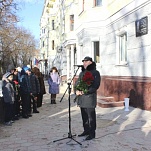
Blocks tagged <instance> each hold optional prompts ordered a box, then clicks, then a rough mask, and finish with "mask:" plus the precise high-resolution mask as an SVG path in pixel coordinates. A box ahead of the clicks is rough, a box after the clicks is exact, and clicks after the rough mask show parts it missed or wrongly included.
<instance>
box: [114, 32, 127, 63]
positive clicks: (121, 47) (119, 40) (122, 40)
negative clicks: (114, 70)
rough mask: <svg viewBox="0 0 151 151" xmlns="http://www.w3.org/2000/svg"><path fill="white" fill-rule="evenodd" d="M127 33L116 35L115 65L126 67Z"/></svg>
mask: <svg viewBox="0 0 151 151" xmlns="http://www.w3.org/2000/svg"><path fill="white" fill-rule="evenodd" d="M127 63H128V62H127V32H126V31H125V30H124V31H120V32H117V33H116V65H127Z"/></svg>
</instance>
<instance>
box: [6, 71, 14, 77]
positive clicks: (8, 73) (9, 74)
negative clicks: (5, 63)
mask: <svg viewBox="0 0 151 151" xmlns="http://www.w3.org/2000/svg"><path fill="white" fill-rule="evenodd" d="M11 75H13V74H12V73H10V72H7V73H5V77H6V78H8V77H9V76H11Z"/></svg>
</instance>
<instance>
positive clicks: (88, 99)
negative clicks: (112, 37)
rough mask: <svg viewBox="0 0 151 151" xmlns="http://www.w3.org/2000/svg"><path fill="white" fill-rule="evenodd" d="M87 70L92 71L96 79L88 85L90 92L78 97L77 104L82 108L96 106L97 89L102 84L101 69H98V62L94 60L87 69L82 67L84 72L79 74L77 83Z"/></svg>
mask: <svg viewBox="0 0 151 151" xmlns="http://www.w3.org/2000/svg"><path fill="white" fill-rule="evenodd" d="M86 71H90V72H91V73H92V75H93V77H94V80H93V82H92V84H91V85H90V86H89V87H88V92H87V93H86V94H83V95H80V96H78V97H77V104H78V105H79V106H80V107H81V108H95V107H96V104H97V89H98V88H99V86H100V81H101V77H100V73H99V71H97V70H96V63H95V62H92V64H90V65H88V66H87V68H86V69H84V68H82V72H81V73H80V74H79V78H78V80H77V81H76V84H77V83H78V82H79V81H80V79H82V77H83V75H84V74H85V72H86ZM76 84H75V86H76Z"/></svg>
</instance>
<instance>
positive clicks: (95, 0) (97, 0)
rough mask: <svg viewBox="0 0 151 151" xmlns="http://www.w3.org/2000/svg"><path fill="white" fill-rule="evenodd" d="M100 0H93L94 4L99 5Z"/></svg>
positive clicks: (100, 3)
mask: <svg viewBox="0 0 151 151" xmlns="http://www.w3.org/2000/svg"><path fill="white" fill-rule="evenodd" d="M101 5H102V0H94V6H101Z"/></svg>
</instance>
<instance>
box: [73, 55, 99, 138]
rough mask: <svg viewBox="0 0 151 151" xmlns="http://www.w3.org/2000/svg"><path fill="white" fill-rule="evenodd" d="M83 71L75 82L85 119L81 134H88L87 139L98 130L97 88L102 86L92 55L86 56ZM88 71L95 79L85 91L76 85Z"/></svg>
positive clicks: (82, 114)
mask: <svg viewBox="0 0 151 151" xmlns="http://www.w3.org/2000/svg"><path fill="white" fill-rule="evenodd" d="M82 62H83V68H82V72H81V73H80V74H79V78H78V80H77V82H76V84H75V88H76V95H77V96H78V97H77V100H78V101H77V103H78V106H79V107H80V109H81V116H82V121H83V128H84V132H83V133H82V134H80V135H78V136H79V137H81V136H87V137H86V140H91V139H93V138H95V130H96V111H95V108H96V105H97V89H98V88H99V86H100V80H101V78H100V73H99V71H97V70H96V63H95V62H93V61H92V58H91V57H85V58H84V59H83V60H82ZM86 72H89V73H90V74H91V75H92V77H93V80H92V81H91V84H89V86H88V88H87V91H86V92H84V91H82V90H79V89H78V88H77V87H76V86H77V85H78V84H79V83H80V81H82V80H83V77H84V75H85V74H86Z"/></svg>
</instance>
